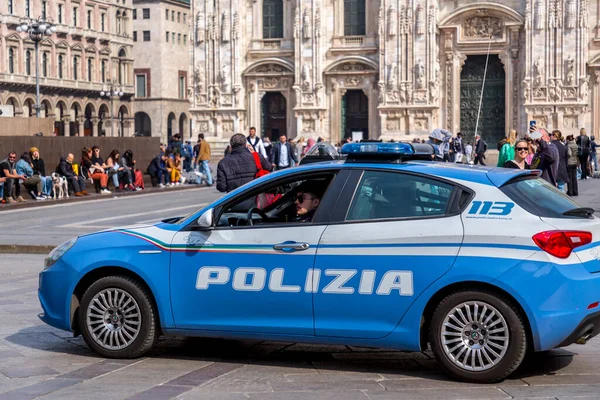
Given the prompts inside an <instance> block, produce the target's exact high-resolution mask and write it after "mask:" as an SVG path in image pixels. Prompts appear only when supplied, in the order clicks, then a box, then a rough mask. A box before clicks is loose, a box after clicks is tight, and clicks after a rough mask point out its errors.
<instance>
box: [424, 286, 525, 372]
mask: <svg viewBox="0 0 600 400" xmlns="http://www.w3.org/2000/svg"><path fill="white" fill-rule="evenodd" d="M429 335H430V336H429V341H430V343H431V347H432V350H433V353H434V354H435V356H436V358H437V360H438V362H439V363H440V364H441V365H442V367H443V368H444V370H446V372H448V373H449V374H450V375H452V376H454V377H456V378H458V379H461V380H464V381H469V382H478V383H490V382H497V381H499V380H502V379H504V378H506V377H507V376H508V375H510V374H511V373H512V372H514V371H515V370H516V369H517V368H518V367H519V365H520V364H521V362H522V361H523V358H524V357H525V353H526V350H527V336H526V332H525V326H524V323H523V320H522V317H521V316H520V315H519V314H518V313H517V312H516V311H515V308H514V306H513V305H512V304H511V302H510V301H509V300H508V299H505V298H503V297H501V296H497V295H495V294H491V293H486V292H483V291H460V292H456V293H453V294H451V295H449V296H447V297H446V298H445V299H444V300H442V302H441V303H440V304H439V305H438V307H437V308H436V310H435V311H434V313H433V317H432V321H431V328H430V332H429Z"/></svg>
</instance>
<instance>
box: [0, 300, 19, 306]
mask: <svg viewBox="0 0 600 400" xmlns="http://www.w3.org/2000/svg"><path fill="white" fill-rule="evenodd" d="M13 304H23V302H22V301H19V300H15V299H0V306H7V305H13Z"/></svg>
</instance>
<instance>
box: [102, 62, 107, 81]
mask: <svg viewBox="0 0 600 400" xmlns="http://www.w3.org/2000/svg"><path fill="white" fill-rule="evenodd" d="M101 69H102V82H106V60H102V64H101Z"/></svg>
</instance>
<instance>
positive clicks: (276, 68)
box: [254, 64, 287, 74]
mask: <svg viewBox="0 0 600 400" xmlns="http://www.w3.org/2000/svg"><path fill="white" fill-rule="evenodd" d="M254 72H257V73H261V74H265V73H274V72H287V70H286V69H285V68H283V67H282V66H280V65H277V64H265V65H261V66H260V67H258V68H256V69H255V70H254Z"/></svg>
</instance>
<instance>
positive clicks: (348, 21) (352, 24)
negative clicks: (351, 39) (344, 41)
mask: <svg viewBox="0 0 600 400" xmlns="http://www.w3.org/2000/svg"><path fill="white" fill-rule="evenodd" d="M365 1H366V0H344V36H361V35H365V32H366V16H365Z"/></svg>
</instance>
